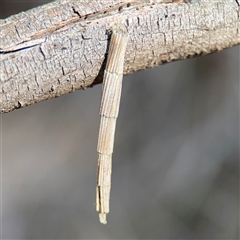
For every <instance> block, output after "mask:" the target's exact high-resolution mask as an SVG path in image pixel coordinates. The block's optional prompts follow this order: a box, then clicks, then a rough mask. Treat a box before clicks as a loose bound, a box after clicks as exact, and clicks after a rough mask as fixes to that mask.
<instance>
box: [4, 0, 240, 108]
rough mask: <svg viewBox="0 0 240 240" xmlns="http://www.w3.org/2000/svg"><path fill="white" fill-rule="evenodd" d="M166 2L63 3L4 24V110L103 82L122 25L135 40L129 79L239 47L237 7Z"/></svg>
mask: <svg viewBox="0 0 240 240" xmlns="http://www.w3.org/2000/svg"><path fill="white" fill-rule="evenodd" d="M161 1H165V2H166V1H169V0H161ZM161 1H160V0H158V1H156V0H149V1H147V0H145V1H144V2H143V1H139V0H116V1H111V0H108V1H107V0H105V1H103V0H102V1H97V2H94V3H93V1H91V0H80V1H76V0H59V1H55V2H53V3H50V4H46V5H43V6H41V7H38V8H35V9H32V10H30V11H27V12H23V13H19V14H17V15H14V16H11V17H9V18H7V19H4V20H1V21H0V29H1V31H0V54H1V68H0V72H1V73H0V74H1V75H0V77H1V79H0V94H1V97H0V107H1V112H2V113H6V112H10V111H12V110H14V109H17V108H20V107H24V106H27V105H31V104H34V103H36V102H39V101H43V100H46V99H49V98H53V97H58V96H60V95H63V94H66V93H69V92H72V91H74V90H76V89H85V88H86V87H89V86H92V85H94V84H96V83H99V82H101V81H102V80H101V77H102V70H103V67H104V65H105V62H104V60H105V58H106V53H107V48H108V40H109V34H110V33H109V32H108V30H109V28H111V26H112V25H114V24H118V23H119V22H122V23H124V24H125V26H126V28H127V31H128V32H129V36H130V37H129V41H128V46H127V51H126V57H125V67H124V73H125V74H129V73H132V72H134V71H138V70H141V69H145V68H150V67H154V66H157V65H159V64H162V63H165V62H171V61H173V60H180V59H186V58H189V57H192V56H195V55H201V54H208V53H212V52H214V51H219V50H222V49H224V48H228V47H231V46H234V45H237V44H239V43H240V16H239V15H240V14H239V5H238V1H236V0H219V1H209V0H199V1H198V2H195V1H192V3H162V2H161ZM154 2H155V4H154ZM156 2H159V3H156Z"/></svg>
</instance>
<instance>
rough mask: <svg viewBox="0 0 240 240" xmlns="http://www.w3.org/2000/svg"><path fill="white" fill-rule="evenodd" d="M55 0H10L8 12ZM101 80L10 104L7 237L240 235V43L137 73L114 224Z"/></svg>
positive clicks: (120, 143)
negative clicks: (103, 149)
mask: <svg viewBox="0 0 240 240" xmlns="http://www.w3.org/2000/svg"><path fill="white" fill-rule="evenodd" d="M47 2H49V1H22V0H21V1H20V0H19V1H16V0H15V1H9V0H8V1H1V18H6V17H7V16H10V15H12V14H15V13H18V12H20V11H23V10H27V9H30V8H33V7H36V6H39V5H42V4H44V3H47ZM101 88H102V85H101V84H100V85H97V86H95V87H93V88H91V89H90V88H89V89H86V90H85V91H83V90H80V91H75V92H74V93H72V94H67V95H65V96H61V97H59V98H56V99H51V100H48V101H45V102H41V103H38V104H35V105H33V106H29V107H26V108H23V109H20V110H16V111H13V112H11V113H7V114H4V115H2V117H1V122H2V123H1V124H2V130H1V135H2V166H1V167H2V231H3V232H2V237H3V238H4V239H239V135H238V134H239V47H233V48H230V49H227V50H224V51H221V52H219V53H214V54H212V55H208V56H204V57H196V58H193V59H189V60H185V61H178V62H174V63H169V64H166V65H162V66H159V67H157V68H155V69H149V70H144V71H141V72H138V73H134V74H132V75H129V76H126V77H125V78H124V81H123V92H122V99H121V106H120V115H119V118H118V121H117V129H116V138H115V148H114V154H113V175H112V191H111V202H110V213H109V214H108V216H107V220H108V224H107V225H102V224H100V223H99V221H98V214H97V212H96V211H95V185H96V169H97V151H96V148H97V138H98V128H99V120H100V117H99V105H100V97H101Z"/></svg>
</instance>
